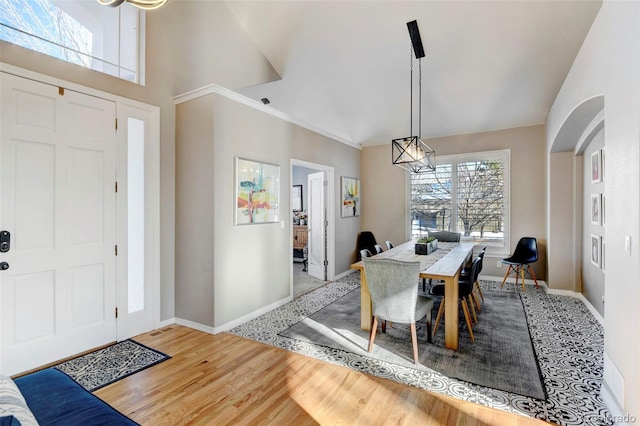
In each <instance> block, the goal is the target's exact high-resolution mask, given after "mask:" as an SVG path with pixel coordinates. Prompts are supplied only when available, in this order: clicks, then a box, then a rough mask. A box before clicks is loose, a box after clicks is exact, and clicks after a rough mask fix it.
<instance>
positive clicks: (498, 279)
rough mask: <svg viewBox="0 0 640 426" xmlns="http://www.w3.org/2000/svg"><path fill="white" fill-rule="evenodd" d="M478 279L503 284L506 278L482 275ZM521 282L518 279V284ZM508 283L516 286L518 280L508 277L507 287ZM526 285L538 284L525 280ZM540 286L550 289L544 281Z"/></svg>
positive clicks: (540, 282)
mask: <svg viewBox="0 0 640 426" xmlns="http://www.w3.org/2000/svg"><path fill="white" fill-rule="evenodd" d="M478 278H480V279H483V280H489V281H499V282H502V280H503V279H504V277H495V276H492V275H480V276H479V277H478ZM521 282H522V280H521V279H520V278H518V283H521ZM507 283H511V284H515V283H516V279H515V278H514V277H508V278H507V280H506V281H505V285H506V284H507ZM524 283H525V284H531V285H535V284H536V282H535V281H533V280H532V279H531V278H525V280H524ZM538 284H539V285H540V286H542V287H545V288H549V287H548V286H547V283H546V282H545V281H543V280H538Z"/></svg>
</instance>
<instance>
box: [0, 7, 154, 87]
mask: <svg viewBox="0 0 640 426" xmlns="http://www.w3.org/2000/svg"><path fill="white" fill-rule="evenodd" d="M144 16H145V15H144V12H141V11H140V10H139V9H137V8H136V7H133V6H131V5H129V4H126V3H124V4H122V5H121V6H120V7H117V8H112V7H105V6H102V5H100V4H99V3H98V2H97V1H81V0H65V1H54V0H2V1H0V39H2V40H5V41H8V42H10V43H13V44H17V45H19V46H22V47H25V48H27V49H31V50H35V51H37V52H40V53H44V54H46V55H49V56H53V57H54V58H58V59H61V60H63V61H67V62H71V63H74V64H77V65H81V66H83V67H86V68H91V69H93V70H96V71H101V72H104V73H106V74H110V75H113V76H116V77H119V78H122V79H124V80H128V81H132V82H134V83H139V84H144V79H143V78H142V76H141V73H140V70H141V69H143V66H142V61H143V55H142V49H141V46H142V44H141V38H142V37H141V36H140V34H144Z"/></svg>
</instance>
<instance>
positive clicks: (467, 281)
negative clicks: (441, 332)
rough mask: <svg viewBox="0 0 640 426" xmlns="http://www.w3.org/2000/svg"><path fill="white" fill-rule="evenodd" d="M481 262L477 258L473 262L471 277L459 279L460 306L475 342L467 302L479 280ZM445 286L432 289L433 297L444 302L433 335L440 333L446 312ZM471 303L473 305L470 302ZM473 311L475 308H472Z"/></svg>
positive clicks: (472, 339)
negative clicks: (437, 297)
mask: <svg viewBox="0 0 640 426" xmlns="http://www.w3.org/2000/svg"><path fill="white" fill-rule="evenodd" d="M480 262H482V259H480V258H478V257H476V258H475V259H474V260H473V263H472V265H471V272H470V274H469V275H465V276H464V277H463V276H460V278H459V279H458V298H459V299H460V304H461V305H462V312H463V313H464V318H465V320H466V322H467V329H468V330H469V336H470V337H471V341H472V342H474V341H475V337H474V335H473V324H472V323H471V314H470V313H469V305H468V304H467V300H469V297H470V295H471V292H472V291H473V283H474V282H475V281H476V280H477V279H478V275H479V273H480V272H479V270H480ZM444 286H445V285H444V284H436V285H434V286H433V287H432V288H431V291H430V294H431V295H433V296H442V300H441V301H440V307H439V308H438V314H437V315H436V322H435V324H434V325H433V333H434V334H435V333H436V331H438V324H439V323H440V318H441V317H442V314H445V315H446V313H445V312H444ZM469 303H472V302H471V301H469ZM472 309H473V307H472Z"/></svg>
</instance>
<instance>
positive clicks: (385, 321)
mask: <svg viewBox="0 0 640 426" xmlns="http://www.w3.org/2000/svg"><path fill="white" fill-rule="evenodd" d="M381 328H382V332H383V333H386V332H387V320H382V327H381Z"/></svg>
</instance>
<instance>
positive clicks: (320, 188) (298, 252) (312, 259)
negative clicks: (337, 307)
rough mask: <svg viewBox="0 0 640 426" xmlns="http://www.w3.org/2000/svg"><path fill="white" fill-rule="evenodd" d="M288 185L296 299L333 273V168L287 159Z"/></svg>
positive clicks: (319, 284)
mask: <svg viewBox="0 0 640 426" xmlns="http://www.w3.org/2000/svg"><path fill="white" fill-rule="evenodd" d="M291 184H292V190H293V193H292V207H295V209H292V212H291V218H292V221H291V226H292V232H291V235H292V252H291V254H292V262H291V265H292V278H291V292H292V295H293V297H294V298H296V297H299V296H301V295H303V294H306V293H308V292H310V291H313V290H315V289H317V288H319V287H321V286H323V285H325V284H327V283H328V282H329V281H330V280H331V279H333V277H334V274H335V267H334V265H333V263H334V243H333V241H334V232H333V223H334V217H335V215H334V213H333V209H334V204H333V199H334V197H333V193H334V192H333V191H334V185H333V167H329V166H325V165H321V164H315V163H309V162H306V161H302V160H291ZM298 197H299V199H298Z"/></svg>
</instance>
